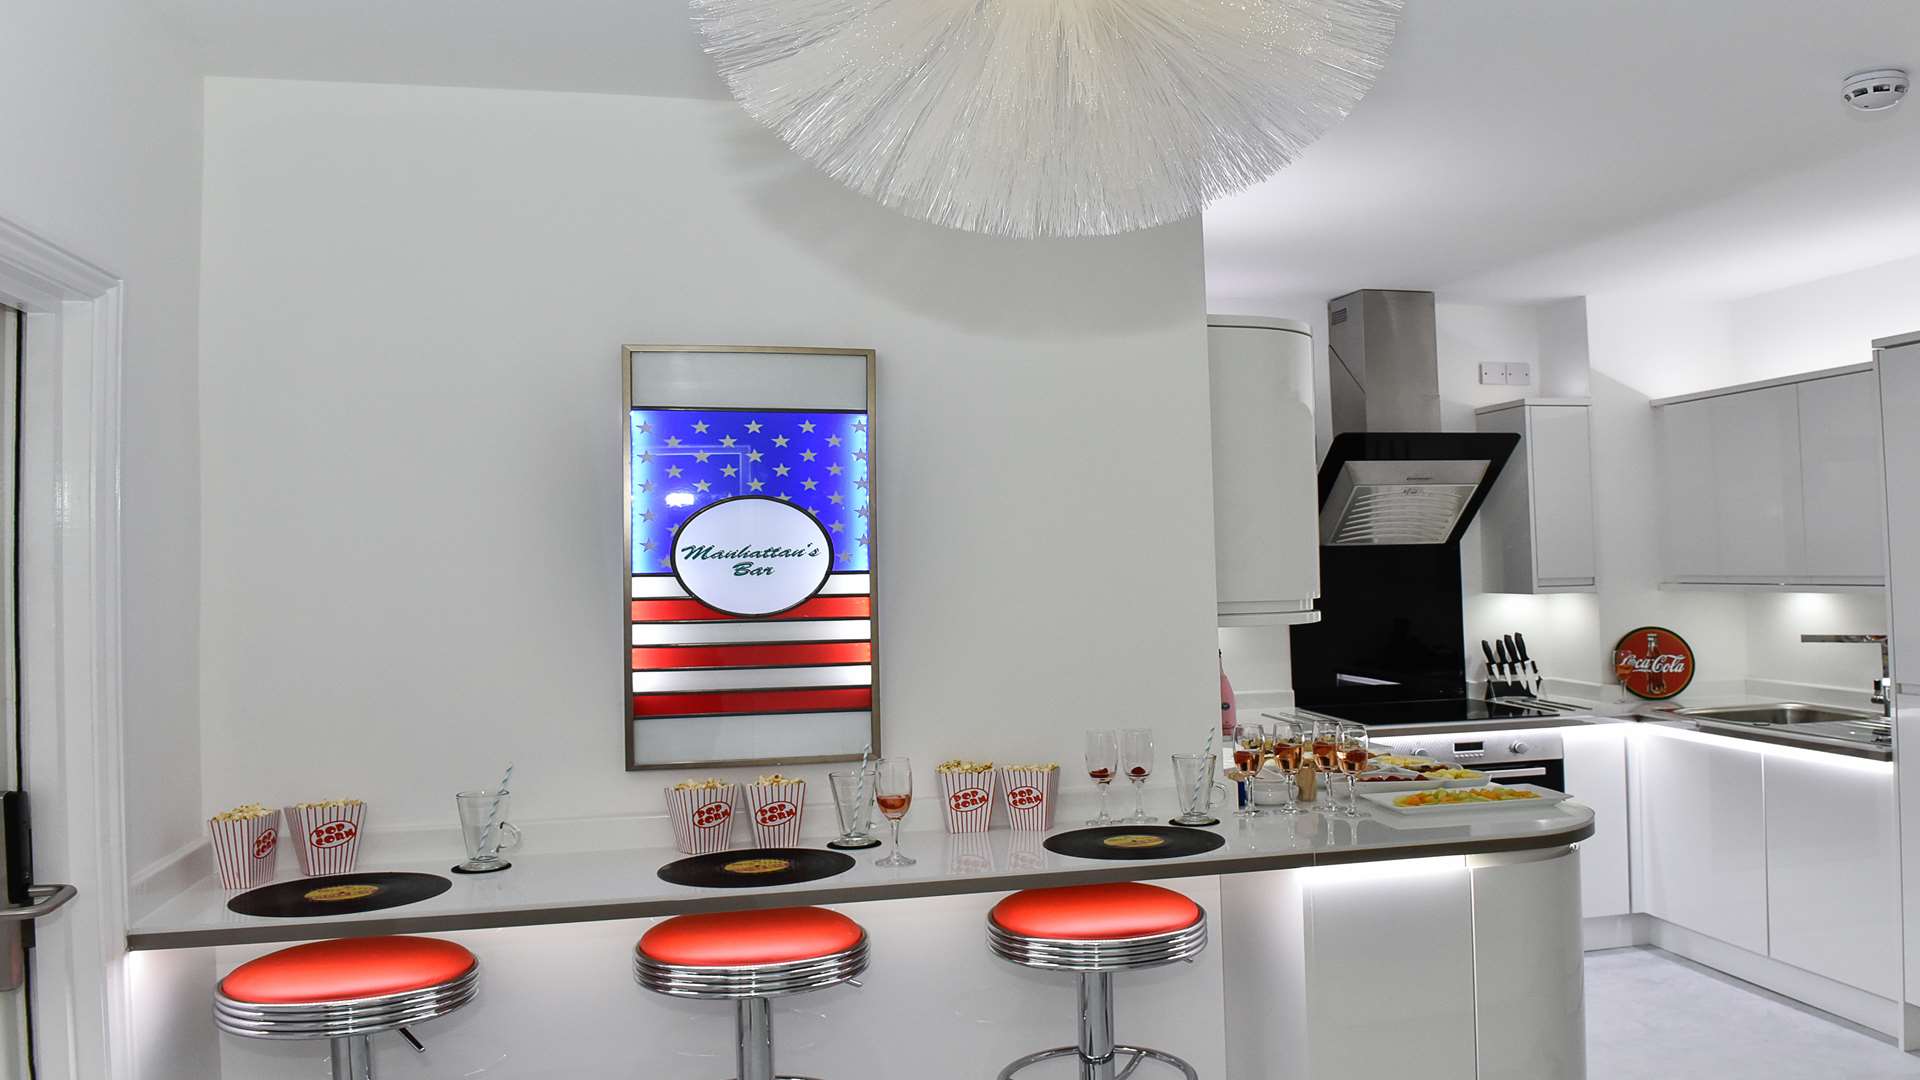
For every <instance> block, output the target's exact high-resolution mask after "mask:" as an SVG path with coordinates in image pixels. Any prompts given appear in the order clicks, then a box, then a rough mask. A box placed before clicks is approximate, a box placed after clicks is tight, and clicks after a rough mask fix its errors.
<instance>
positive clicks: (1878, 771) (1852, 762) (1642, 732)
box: [1629, 723, 1893, 776]
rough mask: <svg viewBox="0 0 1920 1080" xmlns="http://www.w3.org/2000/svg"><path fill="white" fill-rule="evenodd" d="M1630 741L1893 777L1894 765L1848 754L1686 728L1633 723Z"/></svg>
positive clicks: (1889, 762)
mask: <svg viewBox="0 0 1920 1080" xmlns="http://www.w3.org/2000/svg"><path fill="white" fill-rule="evenodd" d="M1629 737H1630V738H1650V739H1678V740H1680V741H1682V742H1693V743H1701V744H1703V745H1711V746H1716V747H1720V748H1722V749H1728V750H1745V751H1747V752H1749V753H1754V754H1760V755H1762V756H1764V757H1777V758H1783V759H1786V760H1790V761H1797V762H1802V763H1805V764H1809V765H1823V766H1827V767H1829V768H1832V769H1835V770H1840V771H1846V772H1863V773H1871V774H1873V775H1875V776H1889V775H1892V773H1893V762H1891V761H1874V760H1872V759H1870V758H1860V757H1853V756H1851V755H1848V754H1841V753H1834V752H1831V751H1827V750H1809V749H1807V748H1806V747H1802V746H1785V745H1782V744H1780V743H1768V742H1760V741H1759V740H1756V739H1742V738H1739V737H1737V736H1733V735H1718V734H1714V733H1711V732H1705V731H1691V730H1688V729H1686V728H1673V727H1658V726H1655V725H1653V724H1648V723H1636V724H1635V725H1634V726H1633V728H1632V734H1631V735H1630V736H1629Z"/></svg>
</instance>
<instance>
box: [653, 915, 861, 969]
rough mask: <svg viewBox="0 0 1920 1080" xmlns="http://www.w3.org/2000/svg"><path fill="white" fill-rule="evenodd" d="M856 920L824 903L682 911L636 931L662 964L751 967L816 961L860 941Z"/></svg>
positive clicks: (654, 957) (655, 958)
mask: <svg viewBox="0 0 1920 1080" xmlns="http://www.w3.org/2000/svg"><path fill="white" fill-rule="evenodd" d="M865 936H866V932H865V931H863V930H861V929H860V924H859V923H857V922H854V921H853V920H852V919H849V918H847V917H846V916H845V915H842V914H840V913H839V912H837V911H828V910H827V909H826V908H811V907H809V908H782V909H780V910H777V911H729V912H724V913H721V914H718V915H681V916H679V917H677V918H672V919H668V920H667V921H666V922H663V923H660V924H659V925H658V926H655V927H654V928H653V929H651V930H648V931H647V932H646V933H645V934H642V935H641V936H640V944H639V945H638V946H636V948H637V949H638V951H639V952H640V953H641V954H642V955H645V956H647V957H649V958H651V959H653V960H656V961H659V962H660V963H662V964H682V965H685V966H688V967H753V966H757V965H760V964H789V963H793V962H794V961H796V960H818V959H820V958H821V957H825V956H831V955H833V954H834V953H841V952H846V951H847V950H848V949H851V948H854V947H855V946H857V945H859V944H860V940H861V938H863V937H865Z"/></svg>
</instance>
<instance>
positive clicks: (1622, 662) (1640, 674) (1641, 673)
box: [1613, 626, 1693, 701]
mask: <svg viewBox="0 0 1920 1080" xmlns="http://www.w3.org/2000/svg"><path fill="white" fill-rule="evenodd" d="M1613 674H1614V677H1615V678H1617V679H1619V680H1620V685H1621V686H1623V687H1625V688H1626V691H1627V692H1628V693H1629V694H1632V695H1633V696H1635V697H1638V698H1645V699H1646V700H1648V701H1664V700H1666V699H1667V698H1670V697H1674V696H1675V695H1677V694H1679V693H1680V692H1681V691H1682V690H1685V689H1686V688H1687V684H1688V683H1691V682H1692V681H1693V646H1691V645H1688V644H1687V642H1686V639H1685V638H1682V637H1681V636H1680V635H1679V634H1676V633H1674V632H1673V631H1671V630H1669V629H1667V628H1666V627H1664V626H1642V627H1640V628H1639V629H1636V630H1629V631H1627V632H1626V633H1625V634H1623V635H1622V636H1621V638H1620V643H1619V644H1617V645H1615V646H1614V647H1613Z"/></svg>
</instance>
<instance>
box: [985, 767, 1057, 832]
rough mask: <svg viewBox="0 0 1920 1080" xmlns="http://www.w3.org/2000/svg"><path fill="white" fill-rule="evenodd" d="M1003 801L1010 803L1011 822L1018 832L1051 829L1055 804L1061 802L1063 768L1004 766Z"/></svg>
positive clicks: (1002, 776) (1008, 804)
mask: <svg viewBox="0 0 1920 1080" xmlns="http://www.w3.org/2000/svg"><path fill="white" fill-rule="evenodd" d="M1000 791H1001V796H1000V798H1001V801H1002V802H1004V803H1005V804H1006V807H1007V825H1008V826H1009V827H1010V828H1012V829H1013V831H1015V832H1047V831H1048V830H1050V829H1052V828H1053V812H1054V808H1055V807H1056V806H1057V805H1058V804H1059V802H1060V770H1059V769H1001V770H1000Z"/></svg>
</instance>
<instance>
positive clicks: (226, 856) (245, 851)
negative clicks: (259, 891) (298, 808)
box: [207, 810, 280, 889]
mask: <svg viewBox="0 0 1920 1080" xmlns="http://www.w3.org/2000/svg"><path fill="white" fill-rule="evenodd" d="M207 828H208V830H209V831H210V832H211V833H212V835H213V865H214V869H215V870H217V871H218V872H219V874H220V887H221V888H223V889H251V888H253V887H254V886H256V885H265V884H266V883H267V882H269V881H272V880H273V869H274V862H275V859H274V856H276V855H278V854H279V853H280V811H278V810H270V811H268V812H267V813H265V814H262V815H260V816H258V817H247V818H227V819H225V820H222V819H221V818H218V817H215V818H212V819H209V820H208V822H207Z"/></svg>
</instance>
